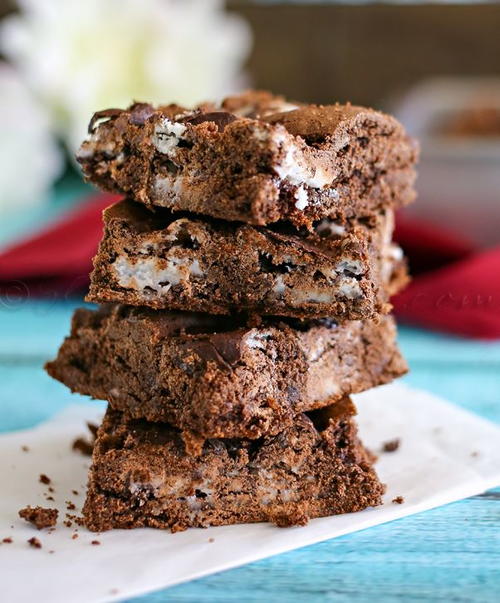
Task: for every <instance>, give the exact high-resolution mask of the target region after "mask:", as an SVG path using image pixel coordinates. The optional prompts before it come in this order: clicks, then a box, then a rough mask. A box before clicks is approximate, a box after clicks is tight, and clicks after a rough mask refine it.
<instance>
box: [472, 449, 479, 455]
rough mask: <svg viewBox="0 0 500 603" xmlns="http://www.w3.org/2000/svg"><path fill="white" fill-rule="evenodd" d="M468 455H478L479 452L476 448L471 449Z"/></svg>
mask: <svg viewBox="0 0 500 603" xmlns="http://www.w3.org/2000/svg"><path fill="white" fill-rule="evenodd" d="M470 455H471V456H479V452H478V451H477V450H473V451H472V452H471V453H470Z"/></svg>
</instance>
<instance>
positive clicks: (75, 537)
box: [71, 532, 78, 540]
mask: <svg viewBox="0 0 500 603" xmlns="http://www.w3.org/2000/svg"><path fill="white" fill-rule="evenodd" d="M77 538H78V534H77V532H74V533H73V534H72V535H71V540H76V539H77Z"/></svg>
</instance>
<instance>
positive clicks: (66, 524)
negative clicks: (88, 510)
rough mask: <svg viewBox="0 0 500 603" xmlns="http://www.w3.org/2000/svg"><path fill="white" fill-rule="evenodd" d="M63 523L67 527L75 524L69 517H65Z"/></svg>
mask: <svg viewBox="0 0 500 603" xmlns="http://www.w3.org/2000/svg"><path fill="white" fill-rule="evenodd" d="M63 525H65V526H66V527H67V528H70V527H71V526H72V525H73V522H71V521H70V520H69V519H65V520H64V521H63Z"/></svg>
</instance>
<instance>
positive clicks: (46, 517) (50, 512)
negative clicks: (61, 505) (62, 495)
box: [19, 505, 59, 530]
mask: <svg viewBox="0 0 500 603" xmlns="http://www.w3.org/2000/svg"><path fill="white" fill-rule="evenodd" d="M58 514H59V511H58V510H57V509H47V508H44V507H30V506H29V505H28V506H27V507H24V509H21V510H20V511H19V517H21V518H22V519H25V520H26V521H27V522H29V523H31V524H32V525H34V526H35V527H36V528H37V529H38V530H41V529H42V528H51V527H53V526H55V525H56V523H57V516H58Z"/></svg>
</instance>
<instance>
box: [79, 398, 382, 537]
mask: <svg viewBox="0 0 500 603" xmlns="http://www.w3.org/2000/svg"><path fill="white" fill-rule="evenodd" d="M354 413H355V408H354V405H353V404H352V402H351V401H350V399H349V398H346V399H343V400H342V401H340V402H338V403H336V404H334V405H332V406H330V407H328V408H325V409H322V410H319V411H313V412H312V413H308V414H300V415H298V416H297V417H296V419H295V422H294V424H293V425H291V426H288V427H286V428H284V429H283V430H282V431H281V432H280V433H278V434H277V435H275V436H264V437H262V438H260V439H258V440H249V439H209V440H206V441H205V443H204V444H203V449H202V452H201V455H200V456H197V457H195V456H192V455H190V454H188V453H187V452H186V448H185V443H184V441H183V438H182V436H181V434H180V433H179V431H178V430H177V429H175V428H174V427H172V426H171V425H169V424H168V423H150V422H147V421H144V420H134V419H130V418H127V417H126V416H125V415H124V414H123V413H121V412H119V411H115V410H111V409H108V411H107V413H106V415H105V417H104V421H103V424H102V426H101V428H100V430H99V432H98V436H97V441H96V446H95V448H94V454H93V462H92V467H91V469H90V478H89V486H88V491H87V500H86V502H85V505H84V508H83V516H84V522H85V525H86V526H87V528H88V529H90V530H92V531H103V530H108V529H111V528H136V527H153V528H162V529H168V528H169V529H171V530H172V531H173V532H175V531H179V530H184V529H186V528H189V527H208V526H217V525H227V524H235V523H250V522H261V521H270V522H274V523H275V524H277V525H279V526H283V527H284V526H292V525H304V524H305V523H307V521H308V520H309V519H311V518H313V517H321V516H325V515H336V514H340V513H350V512H354V511H361V510H362V509H365V508H366V507H371V506H376V505H380V504H381V502H382V501H381V496H382V494H383V493H384V486H383V485H382V484H381V483H380V481H379V479H378V477H377V475H376V473H375V471H374V469H373V467H372V460H373V457H371V455H370V454H369V453H367V452H366V450H365V449H364V448H363V446H362V444H361V442H360V440H359V439H358V437H357V433H356V425H355V422H354V420H353V418H352V415H353V414H354Z"/></svg>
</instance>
